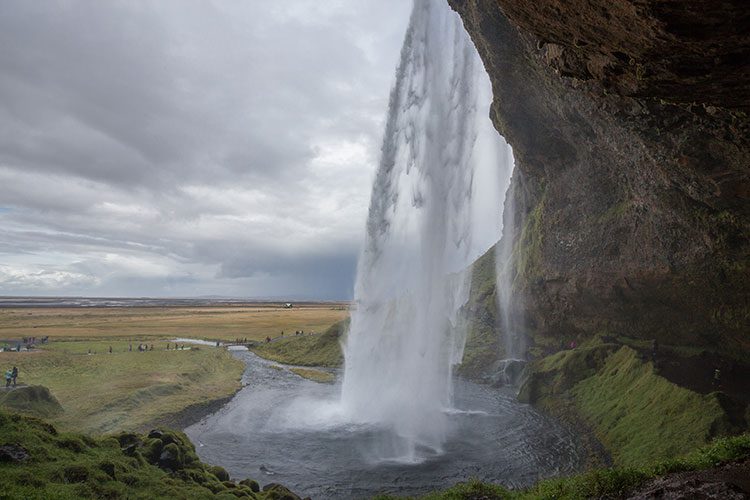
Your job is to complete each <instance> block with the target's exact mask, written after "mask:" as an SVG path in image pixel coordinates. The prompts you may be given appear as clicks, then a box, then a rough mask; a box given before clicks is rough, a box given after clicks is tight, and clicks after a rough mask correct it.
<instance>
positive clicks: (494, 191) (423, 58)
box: [341, 0, 513, 461]
mask: <svg viewBox="0 0 750 500" xmlns="http://www.w3.org/2000/svg"><path fill="white" fill-rule="evenodd" d="M490 101H491V91H490V85H489V80H488V77H487V74H486V73H485V71H484V68H483V66H482V63H481V60H480V59H479V56H478V54H477V52H476V50H475V48H474V46H473V44H472V42H471V40H470V39H469V37H468V36H467V34H466V33H465V31H464V29H463V25H462V23H461V21H460V18H459V17H458V15H457V14H455V13H454V12H453V11H452V10H451V9H450V8H449V7H448V5H447V4H446V2H436V1H433V0H415V2H414V8H413V11H412V14H411V19H410V24H409V28H408V30H407V34H406V37H405V41H404V45H403V48H402V51H401V60H400V63H399V66H398V68H397V71H396V82H395V85H394V87H393V89H392V91H391V96H390V103H389V110H388V117H387V122H386V127H385V134H384V139H383V145H382V156H381V159H380V164H379V168H378V170H377V173H376V176H375V179H374V184H373V189H372V195H371V201H370V211H369V215H368V220H367V227H366V239H365V245H364V248H363V251H362V254H361V256H360V260H359V266H358V271H357V282H356V286H355V301H354V306H353V307H352V311H351V326H350V330H349V332H348V336H347V340H346V344H345V346H344V354H345V359H346V362H345V369H344V377H343V385H342V396H341V409H342V411H343V413H344V414H345V415H346V418H347V419H348V420H349V421H352V422H357V423H365V424H373V425H377V426H380V427H383V428H387V429H388V430H389V431H391V435H392V436H394V438H393V439H392V440H390V441H389V442H384V443H382V446H380V447H379V449H378V450H376V451H375V453H376V455H377V457H378V458H379V459H397V460H406V461H419V460H421V459H423V458H424V457H425V456H428V455H430V454H435V453H440V452H441V451H442V445H443V444H444V442H445V440H446V436H447V433H448V432H449V427H448V416H447V415H448V413H449V411H447V410H450V409H451V408H452V369H453V366H454V365H455V364H457V363H458V362H460V360H461V357H462V352H463V346H464V340H465V332H464V331H463V328H462V321H461V318H462V314H461V312H462V311H461V308H462V306H463V305H464V304H465V303H466V300H467V297H468V292H469V278H470V272H467V268H468V267H469V266H470V264H471V262H472V261H473V260H474V259H475V258H476V257H478V256H479V255H480V254H481V253H482V252H484V251H486V249H487V248H489V247H490V246H491V245H492V244H494V243H495V242H496V241H497V240H498V239H499V237H500V234H501V231H502V224H503V218H502V207H503V204H502V200H503V197H504V195H505V192H506V191H507V188H508V185H509V182H510V174H511V171H512V166H513V162H512V156H511V152H510V147H509V146H508V145H507V144H506V143H505V142H504V141H503V139H502V138H501V137H500V136H499V135H498V134H497V132H496V131H495V130H494V128H493V127H492V124H491V123H490V120H489V118H488V111H489V104H490Z"/></svg>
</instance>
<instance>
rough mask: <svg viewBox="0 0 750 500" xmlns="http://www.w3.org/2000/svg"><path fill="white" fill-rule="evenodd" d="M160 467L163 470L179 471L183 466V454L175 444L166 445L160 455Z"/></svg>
mask: <svg viewBox="0 0 750 500" xmlns="http://www.w3.org/2000/svg"><path fill="white" fill-rule="evenodd" d="M157 463H158V465H159V467H160V468H162V469H170V470H173V471H174V470H177V469H179V468H180V466H182V454H181V453H180V449H179V448H178V447H177V445H176V444H174V443H169V444H168V445H166V446H165V447H164V448H163V449H162V451H161V454H160V455H159V460H158V462H157Z"/></svg>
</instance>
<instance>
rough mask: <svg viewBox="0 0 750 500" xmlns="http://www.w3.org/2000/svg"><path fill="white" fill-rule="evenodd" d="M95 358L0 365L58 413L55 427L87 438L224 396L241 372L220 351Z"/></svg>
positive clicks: (4, 357)
mask: <svg viewBox="0 0 750 500" xmlns="http://www.w3.org/2000/svg"><path fill="white" fill-rule="evenodd" d="M84 349H85V346H84ZM102 351H103V350H102ZM102 351H97V352H98V353H97V354H95V355H87V354H67V353H65V352H61V351H60V350H48V351H40V352H36V353H20V354H19V353H0V366H11V365H15V366H18V368H19V370H20V376H19V382H22V383H25V384H31V385H42V386H45V387H47V388H49V390H50V391H51V392H52V394H53V395H54V397H55V398H57V400H58V401H59V402H60V404H61V405H62V408H63V410H64V411H63V412H61V413H59V414H57V415H55V416H54V417H52V421H53V422H54V423H55V424H56V425H59V426H60V427H61V428H62V429H68V430H72V429H76V430H80V431H84V432H92V433H104V432H112V431H116V430H122V429H129V430H133V429H139V428H141V427H143V426H144V425H148V424H149V423H151V422H154V421H158V420H159V419H160V418H163V417H166V416H169V415H172V414H174V413H177V412H179V411H181V410H183V409H184V408H186V407H189V406H191V405H194V404H199V403H204V402H206V401H209V400H214V399H220V398H225V397H228V396H231V395H232V394H234V393H235V392H236V391H237V389H239V387H240V377H241V375H242V372H243V370H244V364H243V363H242V362H241V361H239V360H237V359H235V358H234V357H232V356H231V355H230V354H229V353H228V352H226V351H225V350H224V349H212V348H203V349H199V350H184V351H174V350H170V351H164V350H155V351H150V352H137V351H135V352H127V351H126V352H115V353H113V354H108V353H107V352H106V351H105V352H102ZM2 404H3V403H2V402H1V401H0V406H2Z"/></svg>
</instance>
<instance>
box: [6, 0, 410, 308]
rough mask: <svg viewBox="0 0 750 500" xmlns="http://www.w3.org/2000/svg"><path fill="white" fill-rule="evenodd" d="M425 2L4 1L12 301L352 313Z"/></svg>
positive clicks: (8, 260)
mask: <svg viewBox="0 0 750 500" xmlns="http://www.w3.org/2000/svg"><path fill="white" fill-rule="evenodd" d="M410 3H411V2H408V1H406V0H327V1H325V2H322V1H320V0H283V1H281V0H236V1H232V0H215V1H211V0H202V1H199V0H160V1H158V2H155V1H151V0H142V1H135V0H127V1H125V0H122V1H115V0H108V1H106V2H102V1H89V0H85V1H84V0H81V1H77V0H56V1H55V0H40V1H33V2H32V1H28V0H3V1H2V2H0V295H92V296H113V295H117V296H202V295H223V296H238V297H269V296H289V297H310V298H312V297H315V298H322V299H332V298H348V297H349V296H350V294H351V289H352V285H353V283H352V281H353V275H354V268H355V265H356V258H357V255H358V253H359V248H360V245H361V241H362V238H363V233H364V221H365V216H366V210H367V205H368V200H369V193H370V183H371V179H372V176H373V173H374V170H375V166H376V163H377V158H378V151H379V147H380V141H381V137H382V127H383V122H384V119H385V111H386V107H387V100H388V93H389V89H390V86H391V84H392V80H393V75H394V70H395V67H396V64H397V59H398V54H399V50H400V45H401V42H402V40H403V36H404V32H405V29H406V24H407V21H408V16H409V10H410Z"/></svg>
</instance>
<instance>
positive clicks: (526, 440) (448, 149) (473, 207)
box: [186, 0, 581, 498]
mask: <svg viewBox="0 0 750 500" xmlns="http://www.w3.org/2000/svg"><path fill="white" fill-rule="evenodd" d="M490 102H491V89H490V83H489V81H488V77H487V75H486V73H485V71H484V68H483V66H482V63H481V60H480V59H479V57H478V55H477V53H476V50H475V48H474V46H473V45H472V43H471V41H470V40H469V38H468V36H467V35H466V33H465V31H464V29H463V26H462V24H461V21H460V19H459V17H458V16H457V15H456V14H455V13H454V12H453V11H451V9H450V8H449V7H448V5H447V3H446V2H436V1H432V0H415V3H414V9H413V12H412V16H411V20H410V25H409V28H408V31H407V34H406V37H405V42H404V46H403V49H402V53H401V61H400V64H399V67H398V69H397V72H396V82H395V85H394V87H393V90H392V92H391V98H390V105H389V110H388V117H387V123H386V130H385V134H384V140H383V147H382V157H381V161H380V165H379V168H378V170H377V172H376V176H375V180H374V184H373V190H372V198H371V204H370V212H369V216H368V220H367V231H366V241H365V245H364V249H363V252H362V255H361V257H360V262H359V267H358V276H357V282H356V286H355V305H354V307H353V308H352V311H351V326H350V330H349V332H348V335H347V339H346V342H345V346H344V354H345V368H344V371H343V374H339V375H340V376H339V377H338V380H339V381H338V382H337V383H336V384H333V385H328V384H316V383H313V382H310V381H307V380H304V379H301V378H300V377H298V376H297V375H294V374H293V373H291V372H290V371H288V370H286V369H284V368H280V367H279V366H277V365H275V364H274V363H272V362H269V361H266V360H262V359H260V358H258V357H257V356H255V355H254V354H252V353H249V352H238V353H235V355H236V356H238V357H240V358H241V359H243V361H245V363H246V365H247V370H246V372H245V376H244V381H245V382H246V384H247V385H246V386H245V387H244V388H243V389H242V390H241V391H240V392H239V393H238V395H237V396H236V397H235V398H234V399H233V400H232V401H231V402H230V403H229V404H228V405H227V406H226V407H224V408H223V409H222V410H221V411H219V412H218V413H216V414H214V415H212V416H209V417H208V418H206V419H204V420H203V421H201V422H200V423H199V424H197V425H195V426H192V427H190V428H188V429H187V430H186V432H187V433H188V435H189V436H190V437H191V439H192V440H193V442H195V443H196V444H197V446H198V448H197V451H198V454H199V455H200V456H201V458H202V459H204V460H206V461H208V462H209V463H213V464H217V465H221V466H224V467H225V468H227V469H228V470H229V472H230V473H231V474H232V475H233V476H234V477H239V478H242V477H252V478H256V479H258V480H260V481H261V482H262V483H263V482H280V483H282V484H284V485H286V486H288V487H290V488H292V489H293V490H295V491H297V492H298V493H301V494H302V495H303V496H304V495H309V496H311V497H313V498H368V497H371V496H373V495H375V494H377V493H381V492H389V493H399V494H406V495H414V494H419V493H424V492H427V491H431V490H434V489H435V488H441V487H448V486H450V485H452V484H455V483H456V482H459V481H465V480H467V479H469V478H472V477H477V478H480V479H483V480H486V481H495V482H502V483H503V484H505V485H508V486H525V485H529V484H531V483H533V482H534V481H536V480H538V479H539V478H542V477H548V476H551V475H555V474H559V473H565V472H572V471H574V470H576V469H577V468H578V467H579V465H580V463H581V455H580V453H579V450H578V448H577V446H576V444H575V439H574V437H573V436H572V435H571V433H570V432H569V431H568V430H567V429H564V428H561V427H559V426H558V425H556V424H555V423H554V422H552V421H549V420H547V419H546V418H544V417H543V416H541V415H540V414H538V413H536V412H535V411H534V410H533V409H532V408H530V407H529V406H527V405H522V404H520V403H518V402H517V401H516V399H515V395H514V394H513V393H512V392H511V391H506V392H503V391H501V390H498V389H494V388H490V387H486V386H481V385H477V384H474V383H472V382H469V381H466V380H459V379H455V377H454V376H453V372H452V370H453V367H454V366H455V365H456V364H457V363H458V362H460V360H461V358H462V354H463V348H464V342H465V334H466V331H465V328H464V324H463V323H464V321H463V318H464V314H463V311H462V306H463V305H464V304H465V303H466V301H467V298H468V293H469V285H470V278H471V276H470V264H471V263H472V262H473V261H474V260H475V259H476V258H477V257H478V256H480V255H481V254H482V253H484V252H485V251H487V249H489V248H490V247H491V246H492V245H493V244H495V243H496V242H497V241H498V239H499V238H500V235H501V233H502V230H503V205H504V204H503V200H504V197H505V193H506V191H507V190H508V187H509V185H510V178H511V174H512V170H513V158H512V152H511V150H510V147H509V146H508V145H507V144H506V143H505V142H504V141H503V139H502V138H501V137H500V136H499V135H498V134H497V132H496V131H495V130H494V128H493V127H492V124H491V122H490V120H489V117H488V114H489V105H490ZM506 216H507V214H506ZM506 220H512V217H511V218H510V219H508V218H506ZM496 252H497V257H498V259H503V258H507V257H508V256H509V253H508V250H507V249H506V248H504V247H503V246H502V245H500V246H498V249H497V250H496ZM498 275H499V276H501V278H500V279H499V281H498V287H504V289H505V290H508V289H509V287H507V284H506V283H505V282H504V281H503V279H502V277H503V276H505V277H507V276H508V273H505V272H504V269H503V268H502V266H501V267H499V268H498ZM498 296H499V297H500V299H499V303H498V306H499V307H503V306H505V305H507V303H508V302H509V301H508V300H507V297H506V296H505V295H503V292H501V293H499V294H498ZM501 316H502V314H501ZM504 326H509V325H504ZM506 353H507V354H508V355H513V354H514V352H513V351H512V346H510V347H508V348H506Z"/></svg>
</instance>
